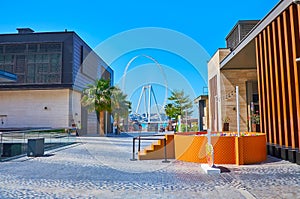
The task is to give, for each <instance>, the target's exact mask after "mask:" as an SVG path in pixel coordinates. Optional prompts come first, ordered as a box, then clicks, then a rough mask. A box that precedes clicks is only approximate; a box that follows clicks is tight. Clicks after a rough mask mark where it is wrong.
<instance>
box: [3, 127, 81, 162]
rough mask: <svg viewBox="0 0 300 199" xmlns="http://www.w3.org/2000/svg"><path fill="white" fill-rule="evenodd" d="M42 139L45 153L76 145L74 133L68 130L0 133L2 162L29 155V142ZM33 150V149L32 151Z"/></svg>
mask: <svg viewBox="0 0 300 199" xmlns="http://www.w3.org/2000/svg"><path fill="white" fill-rule="evenodd" d="M35 139H42V140H43V144H42V145H43V146H39V147H43V149H44V151H49V150H52V149H55V148H59V147H64V146H67V145H71V144H74V143H76V141H77V139H76V136H75V134H74V133H72V132H70V131H69V130H66V129H33V130H24V131H8V132H0V161H6V160H10V159H12V158H16V157H18V156H24V155H28V152H29V148H28V145H29V142H28V140H31V141H32V140H35ZM30 150H31V149H30Z"/></svg>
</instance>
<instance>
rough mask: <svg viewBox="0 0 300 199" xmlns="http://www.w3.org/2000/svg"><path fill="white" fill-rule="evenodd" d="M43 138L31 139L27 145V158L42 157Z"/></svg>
mask: <svg viewBox="0 0 300 199" xmlns="http://www.w3.org/2000/svg"><path fill="white" fill-rule="evenodd" d="M44 143H45V138H31V139H28V143H27V156H30V157H37V156H42V155H44V148H45V147H44Z"/></svg>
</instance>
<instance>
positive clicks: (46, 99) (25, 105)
mask: <svg viewBox="0 0 300 199" xmlns="http://www.w3.org/2000/svg"><path fill="white" fill-rule="evenodd" d="M68 101H69V90H68V89H64V90H23V91H1V92H0V102H1V104H0V115H6V117H5V118H4V119H3V124H2V123H0V128H17V127H67V126H69V104H68Z"/></svg>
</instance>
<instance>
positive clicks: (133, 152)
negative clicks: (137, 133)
mask: <svg viewBox="0 0 300 199" xmlns="http://www.w3.org/2000/svg"><path fill="white" fill-rule="evenodd" d="M132 142H133V143H132V159H130V160H131V161H135V160H137V159H135V157H134V154H135V138H133V140H132Z"/></svg>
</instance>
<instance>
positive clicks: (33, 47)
mask: <svg viewBox="0 0 300 199" xmlns="http://www.w3.org/2000/svg"><path fill="white" fill-rule="evenodd" d="M37 50H38V47H37V44H28V52H37Z"/></svg>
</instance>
